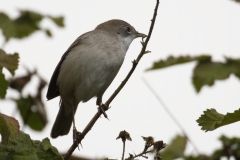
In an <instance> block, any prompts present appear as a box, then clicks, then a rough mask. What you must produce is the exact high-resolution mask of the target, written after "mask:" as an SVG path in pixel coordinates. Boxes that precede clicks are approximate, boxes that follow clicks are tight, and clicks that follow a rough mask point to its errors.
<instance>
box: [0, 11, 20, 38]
mask: <svg viewBox="0 0 240 160" xmlns="http://www.w3.org/2000/svg"><path fill="white" fill-rule="evenodd" d="M0 28H1V29H2V33H3V35H4V37H5V39H6V41H8V40H9V39H10V38H11V37H15V35H16V26H15V25H14V22H13V21H12V20H11V19H10V18H9V17H8V16H7V15H6V14H5V13H2V12H0Z"/></svg>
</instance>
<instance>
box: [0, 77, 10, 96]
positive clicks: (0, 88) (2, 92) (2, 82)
mask: <svg viewBox="0 0 240 160" xmlns="http://www.w3.org/2000/svg"><path fill="white" fill-rule="evenodd" d="M8 86H9V82H8V81H7V80H6V79H5V76H4V74H3V73H2V72H0V98H5V96H6V93H7V89H8Z"/></svg>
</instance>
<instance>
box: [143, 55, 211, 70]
mask: <svg viewBox="0 0 240 160" xmlns="http://www.w3.org/2000/svg"><path fill="white" fill-rule="evenodd" d="M210 60H211V56H208V55H201V56H196V57H190V56H179V57H173V56H169V57H168V58H167V59H166V60H159V61H157V62H154V63H153V66H152V67H151V68H148V69H147V71H149V70H155V69H162V68H166V67H170V66H173V65H178V64H183V63H188V62H193V61H210Z"/></svg>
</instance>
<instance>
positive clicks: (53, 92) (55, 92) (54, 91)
mask: <svg viewBox="0 0 240 160" xmlns="http://www.w3.org/2000/svg"><path fill="white" fill-rule="evenodd" d="M80 40H81V36H79V37H78V38H77V39H76V40H75V41H74V42H73V44H72V45H71V46H70V47H69V48H68V50H67V51H66V52H65V53H64V54H63V56H62V58H61V60H60V62H59V63H58V65H57V67H56V68H55V70H54V72H53V75H52V78H51V80H50V83H49V86H48V91H47V100H51V99H53V98H55V97H57V96H59V95H60V92H59V88H58V85H57V78H58V74H59V71H60V68H61V64H62V63H63V61H64V59H65V58H66V56H67V55H68V53H69V52H70V51H71V50H72V49H73V48H74V47H76V46H78V45H80Z"/></svg>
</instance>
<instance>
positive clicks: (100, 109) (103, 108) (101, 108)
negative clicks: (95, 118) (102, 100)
mask: <svg viewBox="0 0 240 160" xmlns="http://www.w3.org/2000/svg"><path fill="white" fill-rule="evenodd" d="M108 108H109V107H108V106H106V105H105V104H101V105H99V107H98V110H99V111H100V112H101V113H102V114H103V115H104V117H105V118H107V119H108V116H107V114H106V112H105V111H106V110H108ZM108 120H109V119H108Z"/></svg>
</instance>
